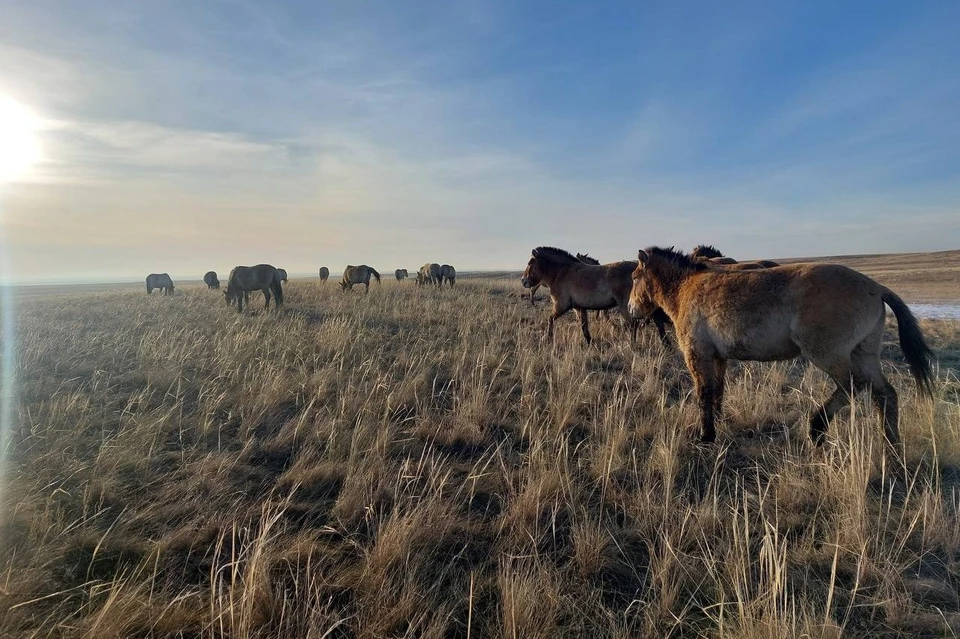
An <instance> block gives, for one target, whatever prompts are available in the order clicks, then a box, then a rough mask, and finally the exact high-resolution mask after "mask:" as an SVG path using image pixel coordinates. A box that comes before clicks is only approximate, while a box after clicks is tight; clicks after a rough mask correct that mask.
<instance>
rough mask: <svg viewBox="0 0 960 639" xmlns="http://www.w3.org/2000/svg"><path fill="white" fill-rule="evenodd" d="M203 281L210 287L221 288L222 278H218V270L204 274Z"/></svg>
mask: <svg viewBox="0 0 960 639" xmlns="http://www.w3.org/2000/svg"><path fill="white" fill-rule="evenodd" d="M203 283H204V284H206V285H207V288H208V289H211V288H220V280H218V279H217V272H216V271H207V272H206V274H204V276H203Z"/></svg>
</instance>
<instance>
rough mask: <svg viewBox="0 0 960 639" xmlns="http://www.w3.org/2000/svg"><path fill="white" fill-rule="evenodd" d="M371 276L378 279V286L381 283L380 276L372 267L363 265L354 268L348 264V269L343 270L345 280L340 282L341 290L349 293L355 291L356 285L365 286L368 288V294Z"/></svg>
mask: <svg viewBox="0 0 960 639" xmlns="http://www.w3.org/2000/svg"><path fill="white" fill-rule="evenodd" d="M370 276H373V277H375V278H377V284H379V283H380V274H379V273H377V271H376V270H374V268H373V267H372V266H367V265H366V264H361V265H359V266H353V265H352V264H348V265H347V268H345V269H343V279H342V280H341V281H340V290H342V291H347V290H350V291H352V290H353V285H354V284H363V285H364V286H366V287H367V288H366V292H367V293H369V292H370Z"/></svg>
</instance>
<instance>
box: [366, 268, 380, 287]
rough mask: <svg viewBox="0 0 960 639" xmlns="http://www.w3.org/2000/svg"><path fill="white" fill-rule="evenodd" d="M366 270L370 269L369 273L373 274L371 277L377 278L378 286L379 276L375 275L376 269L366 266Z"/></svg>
mask: <svg viewBox="0 0 960 639" xmlns="http://www.w3.org/2000/svg"><path fill="white" fill-rule="evenodd" d="M367 268H368V269H370V272H371V273H373V276H374V277H375V278H377V284H379V283H380V274H379V273H377V269H375V268H373V267H372V266H368V267H367Z"/></svg>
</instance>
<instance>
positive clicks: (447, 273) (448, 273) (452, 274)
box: [440, 264, 457, 286]
mask: <svg viewBox="0 0 960 639" xmlns="http://www.w3.org/2000/svg"><path fill="white" fill-rule="evenodd" d="M444 282H447V283H448V284H450V286H453V285H454V284H456V283H457V269H455V268H453V267H452V266H450V265H449V264H443V265H442V266H440V286H443V283H444Z"/></svg>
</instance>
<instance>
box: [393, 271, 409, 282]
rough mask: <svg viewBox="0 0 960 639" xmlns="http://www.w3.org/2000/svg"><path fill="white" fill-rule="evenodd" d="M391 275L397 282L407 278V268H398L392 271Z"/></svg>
mask: <svg viewBox="0 0 960 639" xmlns="http://www.w3.org/2000/svg"><path fill="white" fill-rule="evenodd" d="M393 275H394V276H395V277H396V278H397V281H398V282H401V281H403V280H405V279H407V275H408V273H407V269H405V268H398V269H397V270H396V271H394V272H393Z"/></svg>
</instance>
